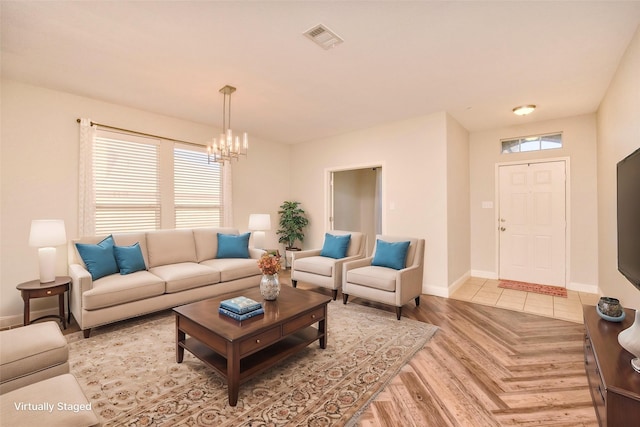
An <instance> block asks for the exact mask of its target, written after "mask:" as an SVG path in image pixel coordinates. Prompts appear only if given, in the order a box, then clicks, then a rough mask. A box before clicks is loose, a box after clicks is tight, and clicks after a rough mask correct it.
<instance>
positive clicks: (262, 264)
mask: <svg viewBox="0 0 640 427" xmlns="http://www.w3.org/2000/svg"><path fill="white" fill-rule="evenodd" d="M281 267H282V266H281V264H280V255H273V254H269V253H265V254H263V255H262V256H261V257H260V259H259V260H258V268H259V269H260V271H262V274H268V275H274V274H278V271H280V268H281Z"/></svg>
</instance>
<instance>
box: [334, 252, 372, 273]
mask: <svg viewBox="0 0 640 427" xmlns="http://www.w3.org/2000/svg"><path fill="white" fill-rule="evenodd" d="M371 261H373V257H371V256H370V257H367V258H360V259H356V260H355V261H349V262H345V263H344V264H343V265H342V277H344V278H345V279H346V277H347V271H349V270H353V269H355V268H360V267H367V266H369V265H371Z"/></svg>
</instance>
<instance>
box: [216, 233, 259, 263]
mask: <svg viewBox="0 0 640 427" xmlns="http://www.w3.org/2000/svg"><path fill="white" fill-rule="evenodd" d="M249 237H251V233H244V234H238V235H234V234H223V233H218V253H217V254H216V258H249Z"/></svg>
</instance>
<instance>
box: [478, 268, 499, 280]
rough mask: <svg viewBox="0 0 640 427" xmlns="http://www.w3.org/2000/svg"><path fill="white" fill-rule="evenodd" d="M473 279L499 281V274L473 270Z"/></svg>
mask: <svg viewBox="0 0 640 427" xmlns="http://www.w3.org/2000/svg"><path fill="white" fill-rule="evenodd" d="M471 277H479V278H481V279H493V280H498V273H496V272H495V271H482V270H471Z"/></svg>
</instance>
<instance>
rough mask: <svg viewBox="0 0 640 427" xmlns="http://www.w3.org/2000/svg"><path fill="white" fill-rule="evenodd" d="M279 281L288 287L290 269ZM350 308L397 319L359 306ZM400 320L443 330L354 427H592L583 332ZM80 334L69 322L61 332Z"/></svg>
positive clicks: (453, 312)
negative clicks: (362, 309)
mask: <svg viewBox="0 0 640 427" xmlns="http://www.w3.org/2000/svg"><path fill="white" fill-rule="evenodd" d="M280 276H281V282H282V283H283V284H290V277H289V273H288V271H284V272H282V273H281V274H280ZM298 287H299V288H301V289H310V290H315V291H316V292H323V293H326V294H328V295H329V294H330V292H329V291H328V290H324V289H321V288H317V287H314V286H311V285H307V284H304V283H302V282H299V283H298ZM331 304H342V296H341V295H338V299H337V301H333V302H331ZM349 304H362V305H368V306H372V307H376V308H378V309H380V310H387V311H390V312H395V311H394V308H393V307H390V306H385V305H381V304H376V303H370V302H368V301H364V300H361V299H359V298H353V297H352V298H350V299H349ZM402 316H403V319H405V318H410V319H415V320H419V321H423V322H427V323H431V324H433V325H437V326H438V327H439V328H440V329H439V330H438V332H437V333H436V334H435V336H434V337H433V338H432V339H431V340H430V341H429V343H428V344H427V345H426V346H425V348H424V349H422V350H421V351H419V352H418V353H417V354H416V355H415V356H414V357H413V359H411V361H410V362H409V363H408V364H407V365H405V366H404V368H403V369H402V370H401V371H400V373H399V374H398V375H397V376H396V377H395V378H393V380H392V381H391V382H390V383H389V384H388V385H387V387H386V388H385V389H384V390H383V391H382V392H381V393H380V394H378V396H377V397H376V399H375V400H374V401H373V402H372V403H371V405H370V406H369V407H368V408H367V409H366V411H365V412H364V413H363V415H362V416H361V417H360V420H359V424H358V425H359V426H360V427H396V426H397V427H440V426H443V427H449V426H455V427H467V426H469V427H490V426H565V427H576V426H593V427H595V426H597V425H598V422H597V419H596V415H595V411H594V409H593V406H592V403H591V396H590V395H589V389H588V384H587V377H586V373H585V370H584V352H583V347H582V346H583V340H584V326H583V325H582V324H579V323H576V322H575V321H574V322H569V321H564V320H558V319H554V318H550V317H543V316H537V315H533V314H528V313H523V312H518V311H513V310H506V309H502V308H496V307H492V306H487V305H481V304H474V303H472V302H467V301H460V300H455V299H452V298H449V299H447V298H440V297H434V296H430V295H423V296H422V297H421V303H420V306H419V307H416V306H415V305H414V304H413V303H409V304H407V305H406V306H404V307H403V309H402ZM400 321H402V320H400ZM77 330H78V327H77V324H76V323H75V322H73V324H72V325H70V327H69V328H68V329H67V330H65V331H64V333H65V334H67V333H71V332H73V331H77Z"/></svg>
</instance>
